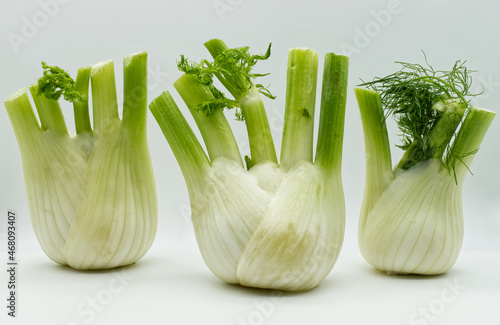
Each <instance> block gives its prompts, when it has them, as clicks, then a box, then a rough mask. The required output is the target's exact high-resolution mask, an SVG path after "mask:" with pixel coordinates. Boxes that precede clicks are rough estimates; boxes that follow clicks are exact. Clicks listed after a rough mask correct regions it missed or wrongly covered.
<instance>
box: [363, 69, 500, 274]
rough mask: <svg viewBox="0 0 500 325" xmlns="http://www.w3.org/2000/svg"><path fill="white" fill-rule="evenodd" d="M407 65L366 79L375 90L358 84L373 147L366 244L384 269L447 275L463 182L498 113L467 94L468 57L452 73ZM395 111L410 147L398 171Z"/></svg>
mask: <svg viewBox="0 0 500 325" xmlns="http://www.w3.org/2000/svg"><path fill="white" fill-rule="evenodd" d="M400 63H401V64H402V65H403V69H402V70H400V71H399V72H396V73H394V74H392V75H390V76H388V77H384V78H376V79H375V80H374V81H372V82H368V83H365V84H363V85H366V86H369V87H371V88H373V89H374V90H367V89H355V93H356V97H357V99H358V104H359V109H360V111H361V119H362V123H363V130H364V136H365V149H366V184H365V193H364V198H363V205H362V209H361V215H360V221H359V232H358V234H359V245H360V249H361V253H362V255H363V257H364V258H365V260H366V261H367V262H368V263H370V264H371V265H373V266H374V267H375V268H377V269H379V270H382V271H386V272H388V273H397V274H429V275H432V274H441V273H444V272H446V271H448V270H449V269H450V268H451V267H452V266H453V264H454V263H455V261H456V260H457V258H458V255H459V252H460V249H461V246H462V239H463V231H464V230H463V213H462V187H463V183H464V180H465V177H466V175H467V173H468V171H469V166H470V165H471V163H472V160H473V158H474V156H475V154H476V152H477V150H478V148H479V145H480V144H481V141H482V140H483V138H484V136H485V134H486V131H487V130H488V127H489V126H490V124H491V122H492V120H493V118H494V116H495V113H493V112H491V111H488V110H485V109H480V108H476V107H471V106H470V104H469V101H467V100H466V99H465V97H466V96H470V95H471V94H470V93H469V86H470V77H469V76H468V74H467V69H466V68H465V66H464V65H463V63H461V62H460V61H458V62H457V63H456V64H455V66H454V67H453V70H452V71H436V70H433V69H432V68H431V67H429V68H425V67H423V66H420V65H413V64H409V63H404V62H400ZM381 96H382V97H381ZM384 110H385V111H384ZM388 115H393V116H394V117H395V119H396V121H397V123H398V126H399V129H400V130H401V134H402V137H403V144H402V145H400V146H398V147H400V148H402V149H404V150H405V153H404V155H403V157H402V158H401V161H400V162H399V163H398V164H397V166H396V167H395V168H394V169H393V168H392V166H391V152H390V147H389V140H388V135H387V128H386V124H385V118H386V117H387V116H388ZM464 115H465V117H464ZM459 126H460V127H459ZM458 127H459V131H458V132H456V129H457V128H458ZM452 141H453V142H452ZM450 142H452V143H450Z"/></svg>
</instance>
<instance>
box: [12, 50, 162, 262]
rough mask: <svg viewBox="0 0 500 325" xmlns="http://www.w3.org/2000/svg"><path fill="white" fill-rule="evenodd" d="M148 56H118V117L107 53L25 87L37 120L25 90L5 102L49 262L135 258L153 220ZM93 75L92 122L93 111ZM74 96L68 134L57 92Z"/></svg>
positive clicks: (50, 71) (149, 237) (51, 71)
mask: <svg viewBox="0 0 500 325" xmlns="http://www.w3.org/2000/svg"><path fill="white" fill-rule="evenodd" d="M146 60H147V54H146V53H145V52H141V53H136V54H132V55H129V56H127V57H126V58H125V59H124V100H123V106H124V109H123V119H122V120H121V119H120V118H119V116H118V103H117V95H116V85H115V73H114V65H113V61H105V62H101V63H97V64H95V65H93V66H91V67H84V68H81V69H79V71H78V76H77V78H76V81H73V80H72V79H71V78H70V77H69V75H67V74H66V73H65V72H64V71H63V70H61V69H59V68H57V67H48V66H47V67H46V71H45V73H44V74H45V76H44V78H42V79H41V80H40V81H39V83H38V84H34V85H32V86H31V87H30V89H29V90H30V92H31V95H32V97H33V101H34V103H35V106H36V109H37V111H38V116H39V118H40V124H39V123H38V121H37V118H36V116H35V113H34V111H33V108H32V106H31V104H30V102H29V98H28V94H27V92H26V91H25V90H24V89H22V90H20V91H18V92H16V93H15V94H13V95H12V96H11V97H9V98H8V99H7V100H6V102H5V106H6V108H7V112H8V114H9V117H10V120H11V122H12V126H13V128H14V131H15V134H16V138H17V140H18V144H19V149H20V152H21V157H22V162H23V171H24V178H25V185H26V193H27V198H28V205H29V210H30V216H31V221H32V225H33V229H34V231H35V234H36V237H37V239H38V241H39V243H40V245H41V247H42V248H43V250H44V251H45V253H46V254H47V255H48V256H49V258H51V259H52V260H53V261H55V262H57V263H59V264H63V265H69V266H71V267H73V268H76V269H82V270H87V269H107V268H114V267H118V266H124V265H129V264H132V263H135V262H137V261H138V260H139V259H140V258H141V257H142V256H144V254H146V252H147V251H148V250H149V248H150V246H151V244H152V242H153V240H154V237H155V234H156V225H157V199H156V188H155V182H154V176H153V170H152V165H151V160H150V156H149V149H148V145H147V139H146V114H147V70H146V69H147V62H146ZM89 80H91V95H92V96H91V97H92V111H93V129H92V127H91V124H90V117H89V103H88V100H87V99H88V98H89ZM62 94H64V97H65V99H68V100H71V101H73V107H74V116H75V125H76V135H70V134H69V132H68V129H67V127H66V123H65V120H64V117H63V114H62V110H61V107H60V105H59V101H58V100H57V98H58V97H59V96H61V95H62Z"/></svg>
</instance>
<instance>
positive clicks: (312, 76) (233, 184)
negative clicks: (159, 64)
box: [150, 40, 348, 291]
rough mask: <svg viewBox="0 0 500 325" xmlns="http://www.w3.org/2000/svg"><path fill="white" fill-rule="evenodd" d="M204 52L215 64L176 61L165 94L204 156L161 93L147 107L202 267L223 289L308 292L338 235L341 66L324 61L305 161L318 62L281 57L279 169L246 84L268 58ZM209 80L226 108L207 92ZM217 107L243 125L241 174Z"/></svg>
mask: <svg viewBox="0 0 500 325" xmlns="http://www.w3.org/2000/svg"><path fill="white" fill-rule="evenodd" d="M205 45H206V47H207V49H208V50H209V51H210V53H211V54H212V56H213V57H214V63H211V64H206V65H203V64H201V65H198V64H191V63H188V62H187V61H186V60H185V58H184V57H182V58H181V61H180V63H179V67H180V69H181V70H182V71H184V72H185V74H184V75H183V76H182V77H181V78H179V79H178V80H177V81H176V82H175V84H174V86H175V88H176V89H177V91H178V92H179V94H180V95H181V97H182V98H183V100H184V102H185V103H186V105H187V107H188V108H189V110H190V112H191V113H192V115H193V117H194V119H195V121H196V124H197V126H198V128H199V129H200V132H201V135H202V137H203V140H204V142H205V145H206V148H207V151H208V156H207V155H206V154H205V152H204V150H203V149H202V147H201V145H200V144H199V142H198V140H197V139H196V137H195V135H194V134H193V131H192V130H191V128H190V127H189V125H188V124H187V122H186V120H185V119H184V117H183V115H182V113H181V112H180V110H179V108H178V107H177V105H176V104H175V102H174V101H173V99H172V97H171V96H170V94H169V93H168V92H165V93H163V94H162V95H161V96H159V97H158V98H156V99H155V100H154V101H153V102H152V103H151V105H150V109H151V111H152V113H153V115H154V116H155V118H156V120H157V121H158V124H159V125H160V127H161V128H162V130H163V133H164V134H165V137H166V138H167V140H168V142H169V144H170V147H171V148H172V150H173V152H174V154H175V156H176V159H177V161H178V163H179V165H180V167H181V170H182V172H183V174H184V178H185V180H186V183H187V187H188V191H189V195H190V201H191V211H192V221H193V225H194V229H195V234H196V239H197V241H198V246H199V248H200V251H201V254H202V256H203V259H204V260H205V263H206V264H207V266H208V267H209V269H210V270H211V271H212V272H213V273H214V274H215V275H216V276H218V277H219V278H221V279H222V280H224V281H226V282H229V283H239V284H241V285H244V286H251V287H260V288H274V289H282V290H291V291H296V290H309V289H312V288H314V287H316V286H317V285H318V284H319V283H320V282H321V281H322V280H323V279H324V278H325V277H326V276H327V275H328V273H329V272H330V271H331V269H332V267H333V265H334V263H335V261H336V259H337V257H338V254H339V252H340V248H341V246H342V241H343V236H344V220H345V207H344V195H343V189H342V182H341V169H340V168H341V158H342V139H343V127H344V114H345V103H346V88H347V65H348V59H347V58H346V57H344V56H339V55H335V54H333V53H329V54H327V55H326V59H325V70H324V76H323V91H322V103H321V117H320V126H319V139H318V147H317V154H316V159H315V160H314V161H313V127H314V106H315V100H316V81H317V66H318V54H317V53H316V52H314V51H312V50H309V49H305V48H300V49H299V48H298V49H292V50H291V51H290V54H289V61H288V78H287V81H288V82H287V96H286V105H285V106H286V107H285V124H284V131H283V144H282V149H281V159H280V164H278V161H277V157H276V153H275V148H274V143H273V140H272V137H271V130H270V127H269V123H268V120H267V116H266V113H265V110H264V105H263V101H262V99H261V97H260V95H259V94H264V95H266V96H268V97H272V95H271V94H270V93H269V91H268V90H267V89H265V88H263V87H262V86H261V85H255V84H253V82H252V79H253V78H252V77H253V75H252V74H251V73H250V70H251V68H252V66H253V65H254V64H255V63H256V62H257V61H258V60H262V59H266V58H267V57H268V56H269V54H270V52H269V51H268V52H267V53H266V54H265V55H261V56H259V55H250V54H249V53H248V48H238V49H228V48H227V47H226V46H225V44H224V43H223V42H222V41H220V40H211V41H209V42H207V43H206V44H205ZM205 62H206V61H205ZM207 75H208V76H209V77H207ZM213 76H216V77H218V78H219V80H220V81H221V83H222V84H223V85H224V86H225V87H226V89H227V90H228V91H229V92H230V93H231V94H232V96H233V97H234V99H228V98H226V97H225V96H224V95H223V94H222V93H221V92H220V91H219V90H217V89H215V87H214V86H213V84H212V77H213ZM225 107H238V109H239V110H240V111H238V113H237V116H238V117H239V118H240V119H242V120H244V121H245V124H246V127H247V131H248V138H249V143H250V152H251V158H249V157H245V162H246V167H247V168H245V167H244V165H243V161H242V158H241V155H240V152H239V149H238V147H237V145H236V141H235V138H234V136H233V133H232V131H231V129H230V128H229V125H228V122H227V120H226V118H225V117H224V114H223V111H222V110H223V108H225Z"/></svg>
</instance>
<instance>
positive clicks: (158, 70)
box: [0, 0, 500, 324]
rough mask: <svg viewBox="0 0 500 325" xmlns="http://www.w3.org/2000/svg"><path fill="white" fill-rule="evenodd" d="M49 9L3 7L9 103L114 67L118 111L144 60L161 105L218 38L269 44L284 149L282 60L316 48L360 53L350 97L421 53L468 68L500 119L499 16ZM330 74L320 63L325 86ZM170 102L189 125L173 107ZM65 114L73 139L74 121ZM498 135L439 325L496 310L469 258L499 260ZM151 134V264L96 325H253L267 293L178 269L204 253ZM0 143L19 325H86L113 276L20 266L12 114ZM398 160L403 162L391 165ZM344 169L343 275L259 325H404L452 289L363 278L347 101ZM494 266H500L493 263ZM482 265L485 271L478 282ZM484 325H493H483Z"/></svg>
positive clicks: (184, 7) (21, 206)
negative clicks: (49, 84)
mask: <svg viewBox="0 0 500 325" xmlns="http://www.w3.org/2000/svg"><path fill="white" fill-rule="evenodd" d="M55 1H56V0H41V1H6V0H0V36H1V37H0V48H1V49H2V50H1V51H0V98H1V99H5V98H7V97H8V96H9V95H11V94H12V93H13V92H15V91H17V90H18V89H20V88H22V87H26V86H28V85H30V84H31V83H32V82H34V81H35V80H36V79H37V78H38V77H39V76H40V75H41V71H42V70H41V66H40V61H42V60H45V61H47V62H48V63H49V64H55V65H59V66H61V67H64V68H65V69H66V70H68V71H69V72H70V73H71V74H72V75H73V76H74V75H75V74H76V70H77V68H78V67H80V66H84V65H88V64H92V63H95V62H99V61H102V60H106V59H114V60H115V65H116V68H115V70H116V72H117V83H118V95H119V96H121V94H122V91H121V87H122V82H121V68H120V67H121V62H122V59H123V57H124V56H125V55H127V54H129V53H134V52H137V51H140V50H147V51H148V53H149V57H148V60H149V67H150V78H149V98H150V100H152V99H153V98H154V97H156V96H157V95H159V94H160V93H161V92H162V91H163V90H172V89H173V87H172V83H173V82H174V81H175V80H176V78H177V77H178V76H179V75H180V74H179V72H177V71H176V68H175V60H176V58H178V55H179V54H181V53H184V54H186V55H187V56H188V57H189V58H192V59H193V60H197V59H200V58H202V57H207V56H208V53H207V52H206V50H205V49H204V47H203V42H205V41H207V40H208V39H210V38H222V39H224V40H225V41H226V42H227V43H228V44H229V45H230V46H243V45H249V46H251V48H252V49H254V50H255V51H256V52H261V51H264V50H265V49H266V46H267V44H268V43H269V42H273V52H272V56H271V59H270V60H269V62H265V63H262V64H261V65H260V66H259V67H258V71H259V72H271V75H270V76H269V77H266V79H264V80H262V82H263V83H264V84H271V89H272V91H273V93H275V94H277V95H278V98H277V99H276V100H275V101H269V100H267V101H266V107H267V110H268V115H269V120H270V122H271V127H272V133H273V137H274V139H275V142H276V147H277V148H279V144H280V142H281V127H282V114H283V113H282V111H283V107H284V98H285V80H286V76H285V70H286V60H287V50H288V49H289V48H292V47H297V46H306V47H310V48H312V49H315V50H316V51H318V52H319V53H320V57H322V56H323V55H324V54H325V53H326V52H328V51H335V52H342V49H344V50H345V49H347V46H351V49H354V47H356V48H355V49H354V52H353V53H351V54H350V59H351V61H350V62H351V63H350V76H349V78H350V79H349V89H352V88H353V87H354V86H355V85H356V84H357V83H358V80H359V78H364V79H371V78H372V77H374V76H377V75H385V74H388V73H391V72H393V71H394V70H395V69H397V68H398V66H397V65H395V64H394V63H393V62H394V61H396V60H403V61H410V62H420V63H422V62H423V60H422V55H421V53H420V50H424V51H425V52H426V54H427V57H428V58H429V60H430V62H431V63H432V64H433V65H434V67H436V68H440V69H449V68H450V67H451V65H452V63H453V62H454V61H455V60H457V59H467V60H468V64H467V66H468V67H469V68H471V69H474V70H478V71H479V72H478V73H476V74H475V83H474V85H473V90H478V89H479V88H478V87H480V85H482V86H483V87H484V94H483V95H482V96H481V97H479V100H478V101H476V102H475V103H476V104H477V105H479V106H482V107H485V108H489V109H492V110H496V111H498V106H499V103H500V91H499V90H500V65H499V64H498V58H499V53H500V42H498V31H499V30H500V19H498V12H500V2H496V1H491V0H478V1H468V0H460V1H451V0H446V1H432V0H419V1H410V0H401V1H399V2H398V1H394V0H391V1H389V0H387V1H386V0H375V1H374V0H362V1H331V0H316V1H314V0H311V1H294V2H293V4H292V2H290V1H284V0H279V1H278V0H276V1H272V0H252V1H248V0H247V1H245V0H209V1H206V0H186V1H175V2H172V1H171V2H167V1H159V0H156V1H130V0H121V1H117V0H112V1H111V0H110V1H97V0H88V1H74V0H73V1H71V0H64V1H63V0H57V2H55ZM47 3H51V4H52V7H50V8H52V9H50V8H49V7H47V6H46V5H44V4H47ZM54 3H56V4H57V5H54ZM221 3H223V4H226V7H224V8H226V11H217V10H216V9H215V5H217V4H219V5H220V4H221ZM394 4H395V5H394ZM393 7H394V8H396V10H393V12H394V13H393V14H390V15H388V16H387V15H386V16H384V17H386V18H385V19H384V18H383V17H382V16H381V15H383V13H387V12H388V10H389V9H390V8H393ZM47 8H49V9H47ZM44 13H45V17H47V19H46V20H43V18H44ZM381 17H382V18H381ZM33 19H42V20H40V21H39V22H38V25H39V26H38V27H37V26H35V28H34V29H32V30H31V33H28V34H26V32H27V30H26V27H25V26H27V24H28V23H27V21H28V22H29V21H33ZM381 19H382V20H381ZM377 21H379V22H377ZM370 28H374V29H373V30H372V32H371V36H368V37H365V38H363V37H362V36H360V35H361V33H363V34H366V30H370ZM23 32H24V34H23ZM14 34H16V35H18V36H21V37H23V38H24V41H23V43H20V44H19V45H18V46H13V45H12V42H10V41H9V37H11V38H12V35H14ZM23 35H24V36H23ZM345 54H349V53H345ZM321 67H322V64H321V63H320V69H319V70H320V71H321ZM318 79H319V80H321V77H320V78H318ZM318 89H319V87H318ZM174 95H175V94H174ZM175 98H176V99H177V100H178V103H179V105H180V106H181V108H182V109H183V110H184V112H185V113H186V114H187V110H186V109H185V108H184V106H183V105H182V102H181V100H180V99H179V96H177V95H175ZM318 98H319V94H318ZM63 107H65V108H66V110H65V113H66V114H67V120H68V125H71V122H70V120H71V109H70V106H69V105H65V106H63ZM317 111H318V113H319V110H317ZM188 119H189V121H191V122H192V119H191V118H190V117H188ZM499 121H500V118H497V119H496V120H495V121H494V122H493V124H492V126H491V129H490V131H489V132H488V134H487V136H486V139H485V140H484V142H483V145H482V147H481V150H480V152H479V153H478V155H477V157H476V159H475V161H474V163H473V165H472V171H473V172H474V176H473V177H472V176H469V177H468V179H467V180H466V183H465V186H464V216H465V220H464V223H465V239H464V245H463V250H464V253H463V254H462V257H461V258H460V260H459V264H458V265H457V267H456V268H455V269H452V272H451V273H450V274H449V275H448V276H449V277H452V278H453V277H454V276H455V275H456V276H460V279H463V281H464V283H466V282H467V281H468V282H467V284H466V285H467V287H468V290H470V291H466V292H464V293H463V295H461V296H460V297H458V298H457V299H456V302H455V303H453V304H449V305H446V312H445V313H443V314H442V315H441V316H440V317H439V319H437V320H436V321H434V322H431V323H432V324H445V323H446V322H447V323H450V324H452V323H453V320H457V322H456V323H454V324H460V322H461V323H462V324H470V323H475V324H488V321H490V323H491V324H492V319H493V315H494V312H495V311H496V309H498V307H496V309H495V308H494V306H498V296H496V295H497V292H498V290H500V289H499V286H498V282H492V281H496V277H493V275H494V271H495V268H496V269H498V267H499V265H498V262H497V264H493V263H494V262H492V261H491V260H492V258H489V257H488V256H487V255H483V253H476V252H481V251H492V250H494V251H499V250H500V200H499V198H500V163H499V162H500V150H499V149H498V148H499V147H498V139H499V138H500V128H499V125H500V124H499ZM230 123H231V125H232V126H233V127H234V128H233V129H234V130H235V135H236V137H237V141H238V142H239V143H241V144H242V145H243V148H244V149H243V150H242V153H243V154H246V153H247V152H248V145H246V133H245V129H244V127H243V125H241V124H239V123H237V122H234V121H232V120H231V122H230ZM148 124H149V129H148V133H149V143H150V150H151V153H152V160H153V165H154V170H155V176H156V180H157V189H158V197H159V212H160V219H159V228H158V236H157V241H156V243H155V245H154V246H153V247H154V250H153V251H152V252H151V254H150V255H147V256H146V258H145V259H144V261H142V263H141V264H139V265H138V266H137V267H133V268H130V271H131V272H137V275H136V279H137V280H136V282H131V284H130V286H129V287H127V288H126V289H124V291H123V294H117V295H116V297H114V298H113V303H112V304H110V305H109V307H107V308H106V309H105V311H103V312H102V313H99V315H98V317H97V318H96V320H99V322H100V323H101V324H105V323H106V324H134V323H145V324H147V323H148V321H146V319H153V320H156V321H157V322H158V323H159V322H160V319H169V320H171V322H170V323H172V324H190V323H193V324H225V323H224V322H226V323H227V324H233V323H234V324H238V321H237V319H238V317H243V318H244V317H246V316H248V315H249V314H250V313H251V312H252V311H253V310H255V307H254V306H253V301H260V300H266V299H267V298H268V297H269V293H268V292H267V291H258V290H247V289H242V288H238V287H233V286H226V285H223V284H222V283H220V282H218V281H217V280H216V279H215V278H214V277H213V276H212V275H211V274H210V273H209V271H208V270H207V269H206V267H205V266H204V265H203V263H202V261H201V259H200V258H199V256H198V255H196V254H194V256H193V254H188V255H187V256H184V255H183V251H184V250H186V249H189V250H191V249H194V248H195V245H196V244H195V242H194V236H193V231H192V225H191V224H190V222H189V221H188V218H189V207H188V203H189V201H188V196H187V190H186V187H185V185H184V180H183V178H182V175H181V173H180V170H179V168H178V166H177V163H176V161H175V159H174V157H173V154H172V152H171V151H170V149H169V148H168V145H167V142H166V140H165V139H164V137H163V135H162V133H161V131H160V129H159V127H158V126H157V124H156V122H155V121H154V119H153V117H152V116H151V114H150V115H149V121H148ZM193 125H194V123H193ZM389 127H390V133H391V134H392V136H391V143H392V144H393V145H394V144H395V143H397V137H396V136H395V134H396V133H397V131H396V129H395V128H394V125H393V124H391V125H389ZM0 141H1V142H0V146H1V148H2V155H1V157H0V215H1V216H2V217H1V218H0V245H1V246H2V247H4V245H5V224H4V219H3V216H4V215H5V213H6V211H7V209H15V210H16V211H17V212H18V214H19V218H18V223H19V238H20V239H19V256H20V260H21V263H22V264H21V267H22V268H21V272H22V273H21V275H20V282H21V292H20V299H21V300H20V308H21V309H20V311H19V312H20V314H21V315H22V317H25V318H24V319H25V320H27V319H29V320H30V321H29V322H27V323H25V322H23V321H22V319H19V320H18V324H35V323H36V324H39V323H40V322H39V320H40V319H42V318H43V317H49V316H42V315H52V316H51V317H55V318H54V319H53V322H51V324H66V323H67V322H69V321H70V320H73V319H75V318H76V323H77V324H82V323H85V322H84V320H85V319H82V318H78V316H77V315H76V313H75V308H76V306H78V304H79V303H81V302H82V301H84V299H86V297H88V296H92V295H95V294H97V293H98V292H99V291H100V290H101V289H102V288H103V287H104V288H105V286H106V284H107V283H108V281H109V279H110V278H111V277H112V276H111V275H110V274H108V273H102V274H99V275H96V274H84V275H83V276H82V274H78V273H76V272H72V271H71V270H67V269H63V268H58V267H55V266H54V265H53V264H52V263H51V262H50V261H48V259H47V258H45V257H42V256H41V255H40V254H38V255H34V256H33V255H31V254H28V253H26V251H28V250H38V249H39V246H38V243H37V242H36V239H35V237H34V234H33V231H32V229H31V225H30V221H29V218H28V208H27V202H26V196H25V189H24V180H23V175H22V167H21V162H20V155H19V150H18V147H17V143H16V140H15V137H14V133H13V131H12V127H11V125H10V122H9V120H8V117H7V114H6V111H5V110H4V109H1V108H0ZM400 155H401V153H400V152H398V151H397V150H394V151H393V160H394V161H396V160H397V159H398V158H399V157H400ZM343 166H344V169H343V180H344V189H345V197H346V208H347V223H346V236H345V242H344V248H343V252H342V255H341V258H340V260H339V262H338V265H337V266H336V267H335V268H334V270H333V273H332V276H331V277H330V278H329V279H328V280H327V281H325V283H323V284H322V285H321V286H320V287H319V288H318V289H317V290H313V291H311V292H309V293H306V294H301V295H292V296H287V299H286V303H283V304H282V305H280V306H276V311H275V313H273V315H272V316H271V317H270V318H266V319H265V321H264V322H263V323H262V324H279V323H282V324H286V323H287V324H314V322H315V321H316V324H326V323H328V324H332V323H335V324H347V323H349V324H372V323H377V322H378V323H380V324H407V323H408V322H409V321H408V317H409V315H410V314H411V313H413V312H414V311H416V310H417V308H418V307H419V306H426V305H428V304H429V303H430V302H431V301H432V300H433V299H435V298H436V297H438V296H439V294H440V292H441V290H443V288H444V287H445V285H444V279H447V278H448V276H447V277H440V278H429V279H427V278H426V279H419V280H414V279H409V278H404V279H399V278H392V277H382V276H381V275H379V274H377V273H374V272H372V271H370V270H369V268H368V267H367V264H366V263H364V262H363V261H362V260H361V259H360V258H359V257H357V255H356V254H357V253H356V252H357V251H358V248H357V234H356V231H357V219H358V213H359V206H360V202H361V198H362V193H363V186H364V148H363V139H362V131H361V123H360V119H359V112H358V108H357V105H356V101H355V98H354V96H353V93H352V91H350V92H349V97H348V103H347V114H346V128H345V150H344V157H343ZM167 250H169V251H168V252H166V251H167ZM348 252H353V253H349V254H354V255H349V254H347V253H348ZM472 252H474V253H472ZM484 254H488V253H484ZM351 256H352V258H351ZM491 256H496V257H495V258H496V259H497V260H498V255H491ZM475 258H477V259H478V260H477V261H475ZM2 260H3V257H1V256H0V261H2ZM487 262H489V263H490V264H487V265H488V266H485V264H484V263H487ZM460 265H462V266H460ZM4 275H5V274H4ZM83 278H85V280H83ZM460 281H462V280H460ZM494 284H496V287H495V286H494ZM4 286H5V284H4V281H3V280H2V282H1V283H0V288H2V289H0V297H3V296H5V295H6V290H5V289H4ZM74 286H76V287H74ZM408 297H409V298H408ZM493 298H495V299H496V300H495V299H493ZM1 304H2V303H0V305H1ZM0 315H2V317H3V315H4V309H3V308H0ZM478 317H479V318H478ZM480 317H484V321H483V322H481V321H479V319H480ZM35 320H36V322H35ZM329 320H335V321H336V322H331V321H330V322H328V321H329ZM445 321H446V322H445ZM231 322H232V323H231ZM443 322H444V323H443ZM2 323H3V322H2ZM497 323H498V319H497Z"/></svg>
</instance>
